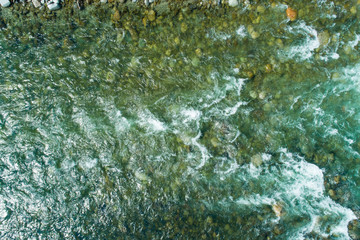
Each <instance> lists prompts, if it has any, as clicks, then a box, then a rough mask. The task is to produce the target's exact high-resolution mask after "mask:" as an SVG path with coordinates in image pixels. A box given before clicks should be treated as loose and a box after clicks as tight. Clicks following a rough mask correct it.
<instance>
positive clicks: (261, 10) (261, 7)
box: [256, 5, 266, 13]
mask: <svg viewBox="0 0 360 240" xmlns="http://www.w3.org/2000/svg"><path fill="white" fill-rule="evenodd" d="M265 10H266V8H265V7H264V6H262V5H259V6H257V8H256V11H257V12H258V13H264V12H265Z"/></svg>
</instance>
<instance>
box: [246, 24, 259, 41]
mask: <svg viewBox="0 0 360 240" xmlns="http://www.w3.org/2000/svg"><path fill="white" fill-rule="evenodd" d="M247 30H248V33H249V34H250V36H251V38H252V39H256V38H258V37H259V36H260V34H259V33H258V32H256V31H255V30H254V27H253V26H251V25H250V26H248V28H247Z"/></svg>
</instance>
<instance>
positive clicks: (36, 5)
mask: <svg viewBox="0 0 360 240" xmlns="http://www.w3.org/2000/svg"><path fill="white" fill-rule="evenodd" d="M32 3H33V5H34V7H35V8H38V7H41V3H40V2H39V1H38V0H32Z"/></svg>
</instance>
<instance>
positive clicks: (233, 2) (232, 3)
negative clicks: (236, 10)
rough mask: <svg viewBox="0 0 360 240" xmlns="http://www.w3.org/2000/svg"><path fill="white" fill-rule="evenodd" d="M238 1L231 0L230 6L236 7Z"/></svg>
mask: <svg viewBox="0 0 360 240" xmlns="http://www.w3.org/2000/svg"><path fill="white" fill-rule="evenodd" d="M238 4H239V3H238V1H237V0H229V6H230V7H236V6H237V5H238Z"/></svg>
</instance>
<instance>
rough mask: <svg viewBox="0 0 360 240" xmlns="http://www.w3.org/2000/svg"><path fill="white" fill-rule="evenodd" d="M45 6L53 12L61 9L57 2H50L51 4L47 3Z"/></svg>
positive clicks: (56, 0)
mask: <svg viewBox="0 0 360 240" xmlns="http://www.w3.org/2000/svg"><path fill="white" fill-rule="evenodd" d="M47 6H48V8H49V10H50V11H55V10H58V9H60V8H61V6H60V4H59V1H58V0H55V1H51V2H49V3H47Z"/></svg>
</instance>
